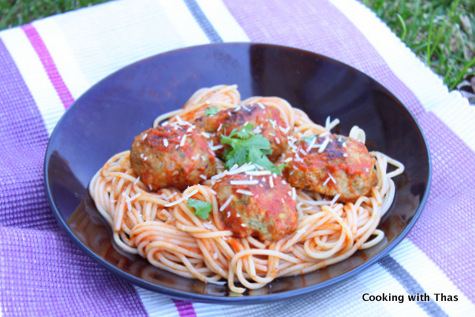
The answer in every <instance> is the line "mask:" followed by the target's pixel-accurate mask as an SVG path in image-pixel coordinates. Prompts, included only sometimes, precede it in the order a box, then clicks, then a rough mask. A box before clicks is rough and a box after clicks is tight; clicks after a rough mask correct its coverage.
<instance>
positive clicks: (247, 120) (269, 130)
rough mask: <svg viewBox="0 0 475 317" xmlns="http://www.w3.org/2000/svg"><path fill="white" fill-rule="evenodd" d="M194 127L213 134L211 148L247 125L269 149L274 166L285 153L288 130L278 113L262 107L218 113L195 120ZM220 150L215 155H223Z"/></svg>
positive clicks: (239, 108) (242, 107)
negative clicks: (252, 127) (267, 142)
mask: <svg viewBox="0 0 475 317" xmlns="http://www.w3.org/2000/svg"><path fill="white" fill-rule="evenodd" d="M193 124H194V125H195V126H196V127H197V128H200V129H201V130H202V131H204V132H207V133H211V134H213V135H212V136H211V140H212V141H213V144H214V145H217V144H220V143H221V142H220V141H221V136H222V135H224V136H227V135H229V134H230V133H231V132H232V131H233V130H234V129H236V130H239V129H241V128H242V127H244V126H245V125H246V124H251V125H253V126H254V130H253V131H254V132H255V133H259V134H261V135H262V136H263V137H265V138H266V139H267V140H269V143H270V145H271V149H272V154H270V155H268V157H269V159H270V160H271V161H273V162H275V161H276V160H277V158H279V156H281V155H282V154H283V153H284V152H285V151H286V149H287V134H286V133H285V132H284V131H287V130H288V129H289V128H288V127H287V125H286V124H285V122H284V120H283V119H282V117H281V115H280V112H279V110H277V109H276V108H271V107H267V106H264V105H263V104H261V103H259V104H250V105H246V106H238V107H236V108H234V109H230V110H221V111H220V112H218V113H217V114H215V115H210V116H202V117H199V118H197V119H196V120H195V121H194V122H193ZM223 152H224V151H223V150H221V151H219V152H216V153H217V155H218V156H222V155H223Z"/></svg>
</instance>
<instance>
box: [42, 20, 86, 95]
mask: <svg viewBox="0 0 475 317" xmlns="http://www.w3.org/2000/svg"><path fill="white" fill-rule="evenodd" d="M34 26H35V28H36V30H37V31H38V33H39V34H40V36H41V38H42V39H43V42H44V43H45V45H46V47H47V48H48V52H49V53H50V55H51V58H53V60H54V63H55V65H56V68H57V69H58V72H59V74H60V75H61V78H62V79H63V80H64V83H65V84H66V86H67V87H68V89H69V91H70V92H71V95H72V96H73V98H74V99H77V98H79V97H80V96H81V95H82V94H83V93H84V92H85V91H86V90H87V89H89V87H91V85H92V84H93V83H92V82H89V81H88V80H87V79H86V77H85V76H84V74H83V72H82V70H81V68H80V67H79V64H78V62H77V60H76V56H75V55H74V53H73V52H72V50H71V48H70V47H69V45H67V43H68V41H67V40H66V38H65V36H64V33H63V32H62V30H61V28H60V27H59V26H58V24H57V23H56V19H44V20H41V21H39V22H35V23H34Z"/></svg>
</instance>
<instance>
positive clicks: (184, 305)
mask: <svg viewBox="0 0 475 317" xmlns="http://www.w3.org/2000/svg"><path fill="white" fill-rule="evenodd" d="M172 300H173V302H174V303H175V306H176V309H177V310H178V314H179V315H180V317H185V316H187V317H196V312H195V308H194V307H193V304H192V303H191V302H189V301H183V300H179V299H174V298H172Z"/></svg>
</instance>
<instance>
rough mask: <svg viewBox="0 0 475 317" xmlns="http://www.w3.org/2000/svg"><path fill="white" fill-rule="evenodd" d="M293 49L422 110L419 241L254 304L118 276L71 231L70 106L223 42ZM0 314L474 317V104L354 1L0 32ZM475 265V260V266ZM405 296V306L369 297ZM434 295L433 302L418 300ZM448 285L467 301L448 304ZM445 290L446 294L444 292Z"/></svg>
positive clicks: (151, 6) (415, 235)
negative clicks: (140, 69)
mask: <svg viewBox="0 0 475 317" xmlns="http://www.w3.org/2000/svg"><path fill="white" fill-rule="evenodd" d="M230 41H233V42H234V41H244V42H249V41H251V42H263V43H274V44H282V45H287V46H293V47H297V48H302V49H306V50H310V51H314V52H317V53H320V54H324V55H327V56H329V57H332V58H335V59H338V60H340V61H342V62H344V63H346V64H349V65H351V66H353V67H355V68H357V69H359V70H361V71H362V72H364V73H366V74H368V75H370V76H371V77H373V78H375V79H376V80H377V81H379V82H380V83H382V84H383V85H384V86H386V87H387V88H388V89H389V90H390V91H391V92H392V93H393V94H395V95H396V96H397V97H398V98H399V99H400V100H401V101H402V102H403V103H404V104H405V105H407V107H408V108H409V110H410V111H411V112H412V114H413V115H414V116H415V117H416V119H417V120H418V122H419V124H420V125H421V127H422V129H423V132H424V134H425V136H426V138H427V141H428V144H429V147H430V152H431V155H432V164H433V179H432V188H431V192H430V195H429V198H428V200H427V205H426V207H425V209H424V211H423V213H422V216H421V217H420V219H419V221H418V222H417V224H416V226H415V227H414V228H413V230H412V231H411V232H410V234H409V235H408V237H407V238H406V239H404V240H403V242H402V243H401V244H400V245H399V246H398V247H396V248H395V249H394V250H393V251H392V252H391V253H390V255H389V256H387V257H385V258H384V259H383V260H381V261H380V262H379V263H377V264H375V265H373V266H371V267H370V268H368V269H366V270H365V271H363V272H362V273H361V274H359V275H358V276H356V277H353V278H350V279H348V280H346V281H345V282H343V283H340V284H337V285H335V286H332V287H328V288H326V289H324V290H321V291H318V292H315V293H313V294H309V295H306V296H303V297H299V298H293V299H288V300H283V301H280V302H275V303H270V304H259V305H249V306H232V305H213V304H203V303H192V302H188V301H182V300H174V299H172V298H169V297H167V296H165V295H162V294H157V293H153V292H150V291H147V290H144V289H141V288H138V287H135V286H133V285H131V284H129V283H127V282H125V281H124V280H121V279H119V278H118V277H116V276H115V275H113V274H112V273H110V272H108V271H107V270H105V269H104V268H103V267H101V266H100V265H98V264H96V263H95V262H94V261H92V260H91V259H90V258H89V257H88V256H86V255H85V254H84V253H83V252H82V251H81V250H79V249H78V248H77V247H76V246H75V245H74V244H73V243H72V242H71V241H70V239H69V238H68V237H67V236H66V234H65V233H64V232H63V231H62V230H61V229H60V228H59V226H58V224H57V222H56V220H55V219H54V217H53V215H52V212H51V210H50V208H49V206H48V202H47V198H46V194H45V191H44V179H43V159H44V154H45V149H46V145H47V142H48V137H49V135H50V134H51V132H52V130H53V128H54V127H55V125H56V123H57V122H58V120H59V119H60V117H61V116H62V115H63V113H64V112H65V110H66V109H67V108H68V107H69V106H70V105H71V104H72V103H73V102H74V100H75V99H77V98H78V97H79V96H80V95H81V94H82V93H84V92H85V91H86V90H87V89H88V88H90V87H91V86H92V85H94V84H95V83H97V82H98V81H99V80H101V79H103V78H104V77H105V76H107V75H109V74H111V73H113V72H114V71H116V70H118V69H120V68H122V67H124V66H126V65H128V64H130V63H133V62H136V61H138V60H141V59H143V58H146V57H149V56H152V55H155V54H158V53H161V52H165V51H169V50H172V49H176V48H181V47H186V46H191V45H196V44H205V43H216V42H230ZM0 107H1V108H0V109H1V111H0V119H1V120H0V142H1V143H0V144H1V151H0V162H1V165H0V186H1V190H0V235H1V239H0V312H1V314H2V315H4V316H14V315H28V316H71V315H88V316H89V315H90V316H117V315H120V316H141V315H151V316H196V315H198V316H208V315H216V316H221V315H224V314H226V315H228V316H239V315H257V314H265V315H269V316H272V315H274V316H316V315H345V316H352V315H354V316H360V315H365V316H368V315H375V316H387V315H395V316H400V315H412V316H415V315H426V314H427V315H435V316H443V315H452V316H468V315H472V316H473V315H474V313H475V307H474V300H475V295H474V284H475V278H474V276H475V270H474V267H475V266H474V265H473V263H472V262H473V259H474V256H475V252H474V235H475V232H474V214H475V207H474V204H475V190H474V189H473V188H475V164H474V161H475V159H474V157H475V153H474V151H475V128H474V127H475V108H474V107H470V106H469V104H468V102H467V101H466V100H465V99H463V98H462V97H461V96H460V95H459V93H457V92H450V93H449V92H448V90H447V88H446V87H445V86H444V85H443V83H442V81H441V79H440V78H439V77H437V76H436V75H435V74H434V73H432V72H431V71H430V70H429V69H427V68H426V67H425V66H424V65H423V64H422V63H421V62H420V61H419V60H418V59H417V58H416V57H415V56H414V54H413V53H412V52H411V51H410V50H409V49H408V48H406V47H405V46H404V45H403V44H402V43H401V41H400V40H399V39H398V38H397V37H396V36H395V35H394V34H393V33H391V32H390V30H389V29H388V28H387V27H386V26H385V25H384V24H383V23H382V22H381V21H380V20H379V19H378V18H377V17H376V16H375V15H374V14H373V13H372V12H371V11H369V10H368V9H366V8H365V7H364V6H363V5H362V4H360V3H359V2H357V1H354V0H333V1H332V0H306V1H305V0H300V1H285V0H268V1H253V0H240V1H232V0H178V1H167V0H142V1H132V0H123V1H113V2H109V3H106V4H103V5H97V6H94V7H90V8H86V9H81V10H77V11H74V12H70V13H67V14H61V15H56V16H54V17H51V18H46V19H43V20H39V21H35V22H33V23H31V24H27V25H24V26H22V27H18V28H13V29H9V30H6V31H2V32H0ZM470 263H472V264H470ZM365 293H367V294H372V295H381V294H397V295H404V296H406V300H405V301H404V302H403V303H399V302H394V301H392V302H388V301H365V300H363V298H362V296H363V294H365ZM416 293H421V294H422V293H426V294H429V295H430V296H431V300H430V301H416V302H410V301H408V300H407V294H416ZM436 293H443V294H444V295H451V296H452V298H455V297H456V298H457V301H443V300H441V299H440V298H439V299H437V297H436V296H435V294H436ZM439 297H440V296H439Z"/></svg>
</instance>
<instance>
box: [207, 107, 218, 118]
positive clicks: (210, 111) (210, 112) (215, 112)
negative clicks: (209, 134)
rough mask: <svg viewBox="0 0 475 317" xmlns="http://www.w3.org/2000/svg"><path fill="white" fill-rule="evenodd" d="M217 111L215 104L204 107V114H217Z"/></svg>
mask: <svg viewBox="0 0 475 317" xmlns="http://www.w3.org/2000/svg"><path fill="white" fill-rule="evenodd" d="M218 112H219V110H218V107H217V106H211V107H208V108H206V110H205V116H212V115H215V114H217V113H218Z"/></svg>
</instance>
